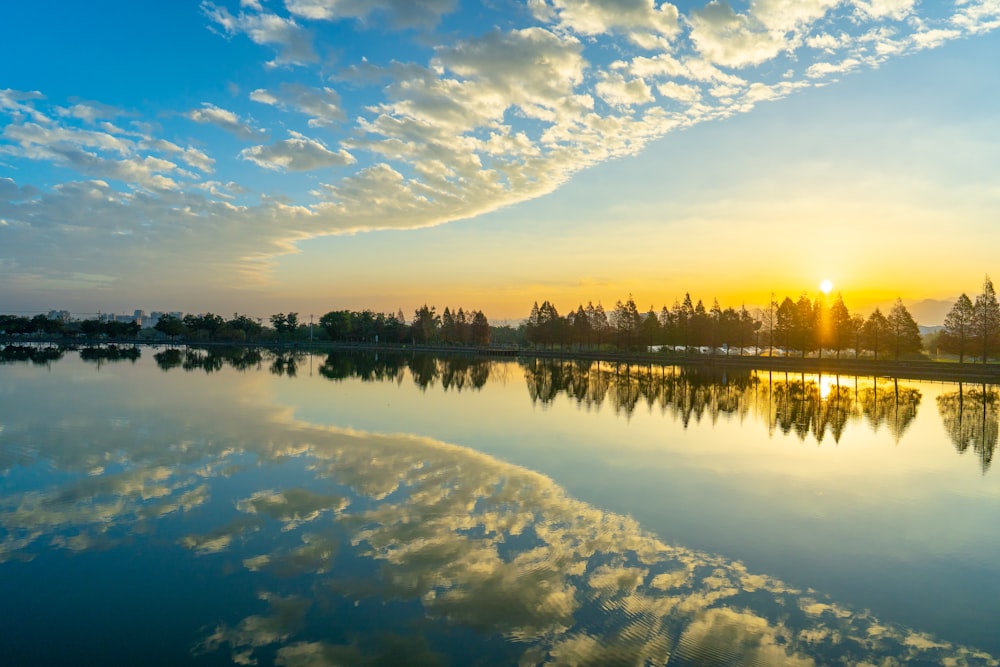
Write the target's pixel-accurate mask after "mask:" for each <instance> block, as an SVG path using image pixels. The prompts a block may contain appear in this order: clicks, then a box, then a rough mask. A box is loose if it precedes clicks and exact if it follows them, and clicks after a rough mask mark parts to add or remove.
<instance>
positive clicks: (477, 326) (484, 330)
mask: <svg viewBox="0 0 1000 667" xmlns="http://www.w3.org/2000/svg"><path fill="white" fill-rule="evenodd" d="M469 328H470V330H471V331H470V333H471V336H472V344H473V345H482V346H486V345H489V344H490V323H489V320H487V319H486V316H485V315H484V314H483V311H481V310H477V311H476V314H475V315H473V316H472V324H471V325H470V327H469Z"/></svg>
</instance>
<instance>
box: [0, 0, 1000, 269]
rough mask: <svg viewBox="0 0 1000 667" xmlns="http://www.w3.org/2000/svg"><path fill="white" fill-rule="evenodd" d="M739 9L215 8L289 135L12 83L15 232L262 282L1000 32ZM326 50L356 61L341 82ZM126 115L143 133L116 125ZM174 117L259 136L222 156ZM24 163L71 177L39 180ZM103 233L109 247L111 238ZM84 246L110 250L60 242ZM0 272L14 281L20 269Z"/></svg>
mask: <svg viewBox="0 0 1000 667" xmlns="http://www.w3.org/2000/svg"><path fill="white" fill-rule="evenodd" d="M739 6H740V7H745V9H742V10H740V11H737V10H735V9H733V6H731V5H730V4H727V3H725V2H721V1H719V0H716V1H713V2H708V3H707V4H702V5H701V6H699V7H697V8H695V9H691V10H687V11H686V12H685V14H684V15H681V14H680V13H679V12H678V10H677V9H676V8H675V7H674V5H673V4H671V3H668V2H658V1H656V0H532V1H531V2H529V3H528V5H527V9H526V11H525V12H524V13H521V14H512V15H510V16H508V17H506V18H505V20H504V21H502V22H496V23H494V24H489V25H492V26H494V27H489V28H486V29H482V30H480V31H478V32H477V31H474V30H462V31H461V32H460V31H458V29H457V28H455V25H458V22H456V23H455V24H451V23H450V22H449V25H448V27H447V28H445V27H439V26H441V19H442V17H444V16H446V15H448V13H449V12H452V11H455V12H456V13H459V12H464V11H465V8H464V7H463V6H461V5H460V4H459V3H456V2H453V1H452V0H427V1H425V2H415V1H412V0H406V1H404V0H398V1H397V0H377V1H375V2H364V1H362V0H337V1H335V0H288V1H287V2H285V3H284V5H283V6H282V5H281V3H279V2H276V1H275V2H270V3H261V2H255V1H252V2H242V3H240V9H239V10H230V9H226V8H225V7H223V6H221V4H215V3H212V2H204V3H203V4H202V5H201V11H202V14H203V16H204V17H207V20H208V23H209V25H210V28H211V29H213V30H215V31H217V32H218V33H219V34H220V35H221V36H222V37H224V38H225V39H228V40H234V41H235V40H238V39H245V40H248V41H249V42H252V43H253V44H256V45H259V46H260V47H262V49H261V50H263V51H266V55H264V56H262V57H261V63H262V64H263V65H265V66H266V68H265V71H264V72H262V78H261V81H259V82H255V83H254V84H253V86H251V87H248V89H249V90H252V92H251V93H250V94H249V98H250V100H252V101H254V102H256V103H258V104H261V105H265V106H264V107H263V108H260V112H261V116H262V117H263V118H266V123H267V126H268V127H282V128H284V132H283V135H284V136H285V137H286V138H284V139H283V140H280V141H275V142H274V143H267V138H266V137H267V132H266V131H265V130H263V129H261V127H260V125H259V123H258V122H257V121H255V120H253V118H252V117H251V116H250V114H249V113H248V112H247V111H246V109H245V108H243V107H239V106H236V105H237V104H239V103H240V102H245V98H243V99H242V100H239V101H233V99H232V98H222V99H213V100H206V101H205V102H204V103H202V105H201V106H200V107H199V108H196V109H192V110H187V111H185V110H183V109H182V110H177V111H175V112H173V114H172V115H170V114H167V115H164V116H163V118H165V119H167V120H157V121H156V122H151V120H150V119H149V118H145V119H144V118H142V114H141V112H140V111H138V110H132V109H118V108H116V107H112V106H106V105H104V104H102V103H100V102H89V101H88V102H81V101H73V102H72V103H66V102H60V101H55V102H53V101H49V100H47V99H46V98H45V97H44V95H43V94H42V93H41V92H37V91H29V92H20V91H12V90H2V91H0V114H2V115H3V118H4V120H5V125H4V126H3V129H2V131H0V157H2V158H3V159H4V160H5V166H7V164H6V163H9V164H10V165H11V166H12V167H14V168H16V169H17V170H16V171H15V170H13V169H12V170H11V171H9V172H5V173H6V174H7V175H9V176H11V177H12V178H16V179H17V181H18V183H16V184H15V186H16V187H18V189H19V190H20V191H21V192H28V191H29V188H35V189H34V190H31V192H32V193H33V194H32V196H31V200H30V202H29V201H27V200H16V201H8V202H5V203H4V204H3V206H2V211H0V216H2V219H3V220H4V221H5V222H6V223H7V224H6V225H4V232H3V233H4V238H3V239H2V241H0V243H2V244H3V246H4V248H5V253H9V254H10V255H12V256H14V255H16V256H18V257H19V258H20V259H21V260H23V261H24V262H29V263H31V264H32V265H33V266H35V267H36V269H35V270H36V271H37V274H36V277H37V276H41V275H45V276H48V277H49V278H51V279H53V280H64V279H66V276H67V275H70V274H69V273H67V269H66V266H67V265H66V263H65V261H66V260H69V261H70V262H71V263H72V264H74V265H76V271H77V272H78V273H84V274H101V275H108V274H109V273H110V274H113V275H115V276H117V278H118V279H120V280H124V281H134V280H135V279H136V278H137V277H138V276H139V275H142V276H151V275H155V276H165V275H169V274H170V273H171V271H170V267H171V265H172V264H173V263H175V262H182V263H186V262H188V260H189V259H190V258H198V259H199V261H201V262H202V263H203V264H204V265H205V267H206V268H205V269H204V270H205V271H210V272H212V274H211V275H212V276H214V277H219V278H220V283H219V284H231V282H232V276H233V275H234V274H236V275H245V274H249V275H253V276H255V280H257V281H262V280H266V279H267V273H266V267H267V266H268V262H270V261H272V259H273V257H275V256H276V255H278V254H281V253H284V252H291V251H294V249H295V245H294V244H295V243H296V242H297V241H299V240H302V239H306V238H311V237H314V236H318V235H325V234H338V233H345V232H356V231H361V230H376V229H388V228H392V229H414V228H420V227H426V226H430V225H437V224H443V223H447V222H450V221H454V220H459V219H464V218H470V217H474V216H476V215H480V214H483V213H486V212H489V211H495V210H497V209H500V208H502V207H505V206H509V205H512V204H515V203H517V202H522V201H526V200H529V199H532V198H534V197H538V196H541V195H544V194H546V193H549V192H552V191H554V190H555V189H557V188H558V187H560V186H561V185H562V184H563V183H565V182H566V181H567V180H569V179H570V178H571V177H572V176H573V175H574V174H575V173H577V172H579V171H580V170H582V169H586V168H587V167H589V166H592V165H595V164H599V163H601V162H603V161H605V160H608V159H611V158H614V157H619V156H626V155H635V154H636V153H638V152H639V151H641V150H643V148H644V147H645V146H646V145H648V143H649V142H650V141H653V140H655V139H657V138H659V137H662V136H663V135H664V134H666V133H668V132H671V131H673V130H675V129H677V128H682V127H689V126H691V125H693V124H696V123H702V122H706V121H710V120H713V119H717V118H725V117H727V116H730V115H732V114H734V113H739V112H744V111H747V110H749V109H752V108H753V106H754V105H755V104H758V103H760V102H762V101H766V100H774V99H777V98H780V97H783V96H786V95H789V94H791V93H792V92H794V91H796V90H799V89H802V88H806V87H810V86H818V85H825V84H826V83H829V82H830V81H832V80H834V79H836V78H837V77H841V76H843V75H844V74H845V73H847V72H852V71H857V70H860V69H863V68H872V67H877V66H879V65H880V64H881V63H882V62H884V61H885V60H886V59H888V58H889V57H892V56H897V55H903V54H906V53H912V52H915V51H918V50H921V49H925V48H931V47H934V46H936V45H939V44H941V43H944V42H945V41H947V40H953V39H956V38H959V37H962V36H966V35H972V34H977V33H980V32H983V31H986V30H991V29H993V28H995V27H996V25H997V24H1000V9H998V8H997V7H996V5H995V3H994V4H991V3H989V2H966V3H962V4H959V5H957V6H956V8H955V9H954V10H953V12H952V13H951V14H950V15H943V16H933V14H934V12H932V11H930V10H929V8H928V5H927V3H924V4H920V3H915V2H910V1H907V0H852V1H851V2H834V1H833V0H800V1H793V0H757V1H755V2H752V3H741V4H740V5H739ZM486 9H489V8H488V7H487V8H486ZM486 9H484V11H486ZM282 13H284V14H283V15H282ZM464 16H465V15H464V14H463V15H462V17H459V18H463V17H464ZM346 20H349V22H348V23H347V24H345V25H333V24H335V23H337V22H344V21H346ZM359 26H360V28H359ZM386 26H388V27H389V28H392V29H397V30H403V32H399V33H397V34H394V35H393V37H392V39H393V40H395V41H396V43H398V45H399V49H398V50H396V49H392V50H391V51H390V52H389V53H380V52H378V51H377V50H375V51H371V52H369V53H364V54H363V53H362V52H361V51H358V52H356V53H351V52H350V50H347V51H345V50H343V49H342V48H341V44H340V43H339V42H338V41H337V40H338V39H339V37H337V35H340V34H342V33H340V32H339V31H341V30H344V31H350V30H355V31H356V30H364V31H365V32H362V33H361V37H362V38H367V36H369V35H373V34H375V32H374V31H377V30H379V29H381V28H385V27H386ZM411 28H419V29H420V30H422V31H430V34H429V35H428V34H427V33H426V32H421V33H420V34H418V35H414V34H409V33H407V32H406V30H409V29H411ZM367 31H372V32H370V33H369V32H367ZM314 42H315V44H316V45H318V46H320V47H321V49H320V52H321V53H322V54H323V57H322V58H321V57H320V56H319V55H318V54H317V50H316V48H315V47H314ZM391 44H392V45H393V46H395V43H391ZM345 48H346V47H345ZM334 54H336V58H337V59H338V60H343V59H346V58H351V57H354V60H353V61H351V60H348V62H345V63H344V64H343V66H342V67H340V69H339V70H337V71H336V72H334V70H333V67H332V65H331V63H332V62H333V59H334ZM355 56H356V57H355ZM369 57H370V59H369ZM292 66H294V67H292ZM331 81H337V84H336V88H334V87H333V84H331V83H330V82H331ZM120 117H126V118H129V119H130V120H129V122H128V123H120V124H119V125H116V124H115V123H117V122H118V121H114V119H115V118H120ZM177 118H184V119H187V120H189V121H193V122H196V123H200V124H206V125H212V126H215V127H219V128H222V129H224V130H226V131H227V132H229V133H231V134H233V135H234V136H236V137H238V138H240V139H242V140H244V141H247V142H250V143H248V144H247V146H248V147H246V148H244V149H243V150H239V151H228V152H227V153H222V152H217V151H215V150H214V149H213V146H212V145H211V144H201V143H197V142H196V141H194V140H192V139H191V138H190V137H189V136H188V134H187V133H188V132H189V131H190V126H189V125H187V124H186V123H173V121H174V119H177ZM112 121H114V122H112ZM161 123H163V124H165V125H166V126H167V127H166V128H164V127H163V124H161ZM120 125H125V126H126V127H128V128H130V129H129V130H125V129H122V127H121V126H120ZM174 125H178V127H175V126H174ZM31 164H33V167H32V168H35V167H38V166H40V165H41V166H44V165H51V166H54V167H57V168H58V169H59V170H62V171H58V172H51V173H52V174H53V175H52V176H51V179H52V180H51V181H44V182H33V178H32V177H31V176H28V174H34V173H38V172H37V171H32V170H30V169H28V168H27V167H28V166H29V165H31ZM255 167H261V168H264V169H267V170H268V171H269V172H270V174H269V179H270V180H269V181H268V186H267V187H268V191H269V192H273V193H274V196H273V197H270V198H268V197H261V196H260V195H259V194H257V188H259V187H260V185H259V183H260V182H261V181H260V180H258V179H259V172H258V171H257V169H256V168H255ZM330 167H336V168H337V169H336V170H329V168H330ZM345 168H346V169H345ZM22 169H23V170H22ZM325 169H326V170H329V171H324V172H319V171H317V170H325ZM305 172H313V173H309V174H306V173H305ZM317 173H319V174H321V179H320V181H319V182H317V178H316V176H317ZM206 174H212V180H211V181H209V182H205V181H202V180H201V178H202V177H204V175H206ZM97 183H99V185H98V184H97ZM7 189H8V190H9V188H7ZM95 192H99V193H100V197H95V196H93V193H95ZM57 221H62V222H61V223H58V222H57ZM15 229H16V230H17V231H16V232H15V231H14V230H15ZM68 230H72V234H70V232H69V231H68ZM126 231H127V232H128V234H120V232H126ZM110 234H115V235H116V243H119V244H120V245H119V246H118V251H117V252H111V251H110V250H108V251H105V250H104V249H103V245H102V239H105V238H106V237H107V235H110ZM44 235H50V236H49V238H43V236H44ZM119 237H121V238H119ZM126 237H127V238H126ZM80 239H86V240H87V241H88V242H90V243H92V246H88V247H94V248H95V250H94V252H93V253H91V254H88V255H87V256H86V257H73V256H72V253H70V252H68V251H67V250H64V249H65V248H73V247H79V242H80ZM168 249H169V251H170V252H175V253H177V255H176V256H173V255H167V254H166V252H167V250H168ZM6 267H7V265H4V266H3V267H0V275H2V276H3V277H4V278H8V277H9V278H11V279H13V277H14V276H13V275H12V273H11V272H8V271H7V269H6ZM222 276H229V279H222V278H221V277H222ZM21 279H22V280H26V278H24V277H22V278H21ZM205 279H209V276H205Z"/></svg>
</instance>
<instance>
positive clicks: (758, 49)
mask: <svg viewBox="0 0 1000 667" xmlns="http://www.w3.org/2000/svg"><path fill="white" fill-rule="evenodd" d="M690 21H691V40H692V41H693V42H694V45H695V48H697V50H698V52H699V53H701V55H702V56H704V57H705V59H706V60H708V61H709V62H712V63H715V64H718V65H724V66H728V67H747V66H749V65H758V64H760V63H762V62H765V61H768V60H771V59H772V58H774V57H775V56H777V55H778V54H779V53H780V52H782V51H784V50H787V49H789V48H791V47H792V45H793V43H792V42H790V41H789V40H788V39H787V38H786V36H785V34H784V33H783V32H781V31H779V30H770V29H767V28H766V27H765V26H762V25H760V24H759V23H757V22H755V21H753V20H752V18H751V17H749V16H746V15H744V14H737V13H736V12H734V11H733V10H732V8H731V7H730V6H729V5H727V4H725V3H723V2H718V1H716V0H713V2H710V3H708V5H706V6H705V7H704V8H703V9H700V10H694V11H692V12H691V17H690Z"/></svg>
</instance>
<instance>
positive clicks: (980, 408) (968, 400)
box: [937, 384, 1000, 473]
mask: <svg viewBox="0 0 1000 667" xmlns="http://www.w3.org/2000/svg"><path fill="white" fill-rule="evenodd" d="M937 403H938V412H940V414H941V421H942V422H944V427H945V430H946V431H948V435H949V436H951V441H952V442H953V443H955V448H956V449H958V451H959V452H962V453H964V452H965V451H966V450H967V449H968V448H969V446H970V445H971V446H972V451H973V452H975V453H976V454H977V455H978V457H979V466H980V468H981V469H982V471H983V472H984V473H985V472H986V471H987V469H989V467H990V463H992V462H993V452H994V451H995V450H996V446H997V433H998V426H1000V423H998V415H997V413H998V410H1000V394H998V393H997V392H996V391H993V390H992V389H990V388H988V387H987V385H985V384H984V385H982V388H980V389H976V388H972V389H968V390H966V389H965V387H964V386H963V385H961V384H959V385H958V391H956V392H952V393H949V394H942V395H940V396H938V399H937Z"/></svg>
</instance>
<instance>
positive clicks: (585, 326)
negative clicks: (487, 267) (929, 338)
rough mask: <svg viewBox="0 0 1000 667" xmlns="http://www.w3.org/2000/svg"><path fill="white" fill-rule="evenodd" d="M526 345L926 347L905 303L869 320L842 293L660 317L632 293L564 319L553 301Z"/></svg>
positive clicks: (784, 349)
mask: <svg viewBox="0 0 1000 667" xmlns="http://www.w3.org/2000/svg"><path fill="white" fill-rule="evenodd" d="M525 326H526V338H527V341H528V342H529V343H533V344H535V345H541V346H548V347H554V346H560V347H566V346H577V347H588V348H593V347H595V346H596V347H597V348H601V347H603V346H605V345H610V346H612V347H615V348H618V349H620V350H636V349H643V350H644V349H648V348H651V347H654V346H655V347H663V348H667V349H669V350H673V351H686V352H691V351H702V352H709V353H713V354H714V353H717V352H719V351H721V352H722V353H724V354H730V353H735V354H741V355H742V354H746V353H747V352H748V351H749V353H750V354H767V355H775V354H779V353H780V354H786V355H790V354H797V355H801V356H802V357H805V356H807V355H809V354H812V353H816V354H818V355H820V356H822V355H823V354H824V353H832V354H834V355H835V356H837V357H838V358H839V357H840V356H841V354H842V353H844V352H846V351H853V353H854V355H855V356H860V355H861V354H863V353H871V354H872V355H873V356H874V357H875V358H876V359H879V358H888V357H892V358H894V359H905V358H907V357H912V356H914V355H917V354H919V352H920V351H921V349H922V347H923V343H922V340H921V336H920V329H919V327H918V326H917V323H916V321H915V320H914V319H913V317H912V316H911V315H910V313H909V311H908V310H907V309H906V306H904V305H903V302H902V300H901V299H897V300H896V302H895V304H893V306H892V308H891V309H890V310H889V312H888V314H883V313H882V311H881V310H880V309H878V308H876V309H875V311H874V312H872V314H871V315H869V316H868V317H867V318H865V317H863V316H862V315H860V314H857V313H855V314H851V313H850V311H849V310H848V309H847V306H846V305H845V304H844V300H843V298H842V297H841V295H840V294H837V295H835V296H834V297H833V299H832V300H830V301H828V300H827V299H826V298H825V297H819V298H817V299H815V300H812V299H810V298H809V297H808V296H807V295H805V294H803V295H802V296H800V297H799V298H798V299H797V300H795V301H793V300H792V299H791V298H790V297H785V298H784V299H783V300H782V301H780V302H778V301H776V300H774V299H772V300H771V303H770V304H769V305H768V307H767V308H758V309H756V310H755V311H754V312H753V313H751V312H750V311H748V310H747V309H746V308H745V307H741V308H740V309H739V310H737V309H735V308H732V307H730V308H726V309H723V308H722V307H721V306H720V305H719V302H718V300H717V299H716V300H714V301H713V303H712V306H711V308H706V307H705V304H704V302H702V301H701V300H700V299H699V300H698V301H697V303H695V302H694V300H693V299H692V298H691V295H690V293H688V294H685V295H684V299H683V301H678V302H674V305H673V307H671V308H667V307H666V306H663V307H662V308H661V309H660V310H659V311H658V312H657V311H656V310H655V309H654V308H653V307H652V306H651V307H650V308H649V310H648V311H647V312H645V313H641V312H639V309H638V308H637V306H636V303H635V300H634V299H633V297H632V296H631V295H629V298H628V299H627V300H626V301H624V302H622V301H618V302H617V303H616V304H615V307H614V309H612V310H611V312H610V313H609V312H607V311H605V310H604V307H603V306H602V305H601V304H600V303H598V304H597V305H596V306H595V305H593V303H592V302H589V303H588V304H587V305H586V307H584V306H583V305H582V304H581V305H580V306H578V307H577V309H576V310H575V311H570V313H569V314H568V315H566V316H560V315H559V311H558V310H557V309H556V307H555V306H554V305H553V304H552V303H551V302H549V301H544V302H543V303H542V304H541V305H538V303H535V304H534V306H533V307H532V309H531V313H530V315H529V316H528V319H527V322H526V325H525Z"/></svg>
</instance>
